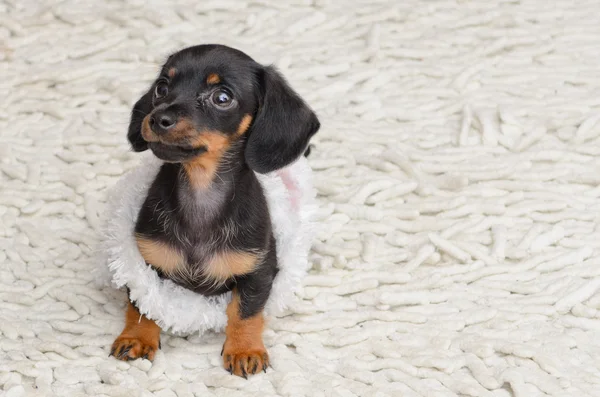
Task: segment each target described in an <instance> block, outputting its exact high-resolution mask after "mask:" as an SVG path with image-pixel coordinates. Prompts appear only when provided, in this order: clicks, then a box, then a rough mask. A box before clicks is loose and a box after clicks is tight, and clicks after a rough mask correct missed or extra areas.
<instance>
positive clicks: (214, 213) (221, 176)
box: [178, 145, 247, 224]
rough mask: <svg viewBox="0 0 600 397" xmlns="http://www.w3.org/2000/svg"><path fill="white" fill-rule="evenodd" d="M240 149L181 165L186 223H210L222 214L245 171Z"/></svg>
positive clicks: (209, 154)
mask: <svg viewBox="0 0 600 397" xmlns="http://www.w3.org/2000/svg"><path fill="white" fill-rule="evenodd" d="M240 147H241V146H240ZM240 147H238V145H235V147H231V148H229V149H228V150H226V151H224V152H223V153H215V152H207V153H204V154H202V155H201V156H199V157H198V158H197V159H193V160H192V161H190V162H187V163H184V164H182V165H181V170H180V173H179V175H180V182H181V183H180V184H179V188H178V196H179V203H180V205H181V207H180V208H181V210H182V211H183V212H184V214H183V215H184V218H185V219H186V221H189V222H194V223H201V224H207V223H211V221H212V220H214V219H215V218H216V217H218V216H219V215H220V214H222V211H223V207H224V206H225V204H226V203H227V202H229V201H231V199H232V197H233V196H234V194H235V181H236V179H238V176H239V174H240V173H242V172H244V171H243V170H244V168H245V167H244V165H243V164H244V163H243V152H242V151H241V150H240ZM246 170H247V169H246Z"/></svg>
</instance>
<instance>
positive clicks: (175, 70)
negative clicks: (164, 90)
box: [167, 68, 177, 78]
mask: <svg viewBox="0 0 600 397" xmlns="http://www.w3.org/2000/svg"><path fill="white" fill-rule="evenodd" d="M175 73H177V69H175V68H171V69H169V71H168V72H167V74H168V75H169V77H170V78H173V77H175Z"/></svg>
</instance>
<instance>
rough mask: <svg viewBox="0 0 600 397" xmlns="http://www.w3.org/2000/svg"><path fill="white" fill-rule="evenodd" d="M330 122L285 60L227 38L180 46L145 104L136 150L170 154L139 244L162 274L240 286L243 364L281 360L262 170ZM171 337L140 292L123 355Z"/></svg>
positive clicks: (149, 350) (237, 335) (134, 128)
mask: <svg viewBox="0 0 600 397" xmlns="http://www.w3.org/2000/svg"><path fill="white" fill-rule="evenodd" d="M319 127H320V123H319V120H318V119H317V117H316V115H315V114H314V112H313V111H312V110H311V109H310V108H309V107H308V106H307V105H306V104H305V102H304V101H303V100H302V99H301V98H300V97H299V96H298V94H296V93H295V92H294V91H293V90H292V89H291V88H290V86H289V85H288V84H287V83H286V81H285V80H284V78H283V77H282V76H281V75H280V74H279V73H278V72H277V71H276V70H275V69H274V68H273V67H270V66H262V65H260V64H258V63H257V62H255V61H254V60H252V59H251V58H250V57H249V56H247V55H246V54H244V53H242V52H240V51H238V50H235V49H232V48H229V47H226V46H221V45H200V46H194V47H190V48H187V49H184V50H182V51H180V52H177V53H175V54H173V55H171V56H170V57H169V58H168V60H167V61H166V63H165V65H164V66H163V67H162V70H161V72H160V75H159V77H158V78H157V79H156V81H155V82H154V83H153V84H152V86H151V87H150V89H149V91H148V92H147V93H146V94H144V95H143V96H142V97H141V98H140V99H139V100H138V101H137V103H136V104H135V106H134V107H133V111H132V115H131V122H130V125H129V132H128V139H129V142H130V143H131V146H132V147H133V150H134V151H136V152H142V151H144V150H147V149H150V150H151V151H152V152H153V153H154V155H155V156H156V157H158V158H159V159H161V160H163V161H164V163H163V165H162V166H161V169H160V171H159V173H158V175H157V176H156V179H155V180H154V182H153V183H152V185H151V186H150V188H149V190H148V195H147V197H146V199H145V202H144V204H143V205H142V208H141V210H140V212H139V214H138V218H137V223H136V226H135V238H136V241H137V245H138V248H139V251H140V253H141V254H142V256H143V258H144V259H145V261H146V262H147V264H148V265H149V266H151V267H152V268H154V269H155V270H156V272H157V273H158V274H159V276H161V277H163V278H168V279H170V280H172V281H173V282H175V283H177V284H179V285H181V286H183V287H185V288H188V289H190V290H192V291H194V292H196V293H199V294H203V295H207V296H209V295H216V294H222V293H225V292H227V291H232V300H231V303H230V304H229V305H228V307H227V318H228V321H227V327H226V330H225V333H226V340H225V343H224V345H223V350H222V356H223V365H224V366H225V369H227V370H228V371H229V372H231V373H233V374H236V375H239V376H243V377H246V376H247V374H255V373H257V372H258V371H260V370H265V369H266V368H267V366H268V365H269V356H268V354H267V351H266V349H265V346H264V344H263V341H262V332H263V326H264V320H263V308H264V306H265V303H266V301H267V299H268V297H269V293H270V291H271V286H272V283H273V280H274V278H275V275H276V274H277V269H278V265H277V256H276V242H275V239H274V237H273V232H272V230H271V219H270V217H269V210H268V207H267V202H266V199H265V196H264V193H263V191H262V187H261V185H260V184H259V181H258V179H257V178H256V175H255V172H258V173H268V172H272V171H275V170H277V169H280V168H282V167H285V166H287V165H289V164H290V163H292V162H294V161H295V160H296V159H297V158H298V157H300V156H301V155H302V154H303V153H305V152H306V151H307V149H308V144H309V140H310V138H311V137H312V136H313V135H314V134H315V133H316V132H317V131H318V129H319ZM159 348H160V328H159V326H158V325H157V324H156V323H155V322H154V321H153V320H152V319H149V318H146V317H145V316H143V315H141V314H140V313H139V311H138V310H137V308H136V307H135V302H133V303H132V302H130V303H129V305H128V308H127V314H126V324H125V329H124V330H123V332H122V333H121V335H120V336H119V337H118V338H117V339H116V340H115V342H114V343H113V346H112V350H111V355H114V356H115V357H116V358H118V359H121V360H133V359H136V358H139V357H143V358H147V359H149V360H152V359H153V358H154V355H155V353H156V351H157V349H159Z"/></svg>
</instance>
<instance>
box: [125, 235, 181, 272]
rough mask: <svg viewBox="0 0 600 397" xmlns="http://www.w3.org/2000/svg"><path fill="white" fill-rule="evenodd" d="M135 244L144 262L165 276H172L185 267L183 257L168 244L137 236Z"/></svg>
mask: <svg viewBox="0 0 600 397" xmlns="http://www.w3.org/2000/svg"><path fill="white" fill-rule="evenodd" d="M136 242H137V246H138V249H139V250H140V254H142V257H143V258H144V260H145V261H146V262H148V263H149V264H151V265H152V266H154V267H155V268H158V269H160V270H161V271H162V272H163V273H165V274H173V273H174V272H176V271H179V270H180V269H181V268H182V267H183V266H185V259H184V257H183V255H182V254H181V253H180V252H179V251H178V250H176V249H175V248H173V247H171V246H169V245H168V244H165V243H163V242H160V241H155V240H151V239H148V238H146V237H143V236H139V235H138V236H136Z"/></svg>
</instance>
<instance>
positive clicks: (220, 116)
mask: <svg viewBox="0 0 600 397" xmlns="http://www.w3.org/2000/svg"><path fill="white" fill-rule="evenodd" d="M319 126H320V124H319V121H318V119H317V117H316V115H315V114H314V112H313V111H312V110H311V109H310V108H309V107H308V106H307V105H306V104H305V103H304V101H303V100H302V99H301V98H300V97H299V96H298V94H296V93H295V92H294V91H293V90H292V89H291V88H290V86H289V85H288V84H287V83H286V81H285V80H284V78H283V77H282V76H281V75H280V74H279V73H278V72H277V71H276V70H275V69H274V68H272V67H270V66H262V65H260V64H258V63H256V62H255V61H254V60H252V59H251V58H250V57H249V56H247V55H246V54H244V53H242V52H240V51H238V50H235V49H233V48H229V47H225V46H221V45H200V46H195V47H190V48H187V49H184V50H182V51H179V52H177V53H175V54H173V55H171V56H170V57H169V59H168V60H167V62H166V63H165V65H164V66H163V68H162V70H161V72H160V75H159V77H158V78H157V79H156V81H155V82H154V83H153V84H152V86H151V87H150V89H149V90H148V92H147V93H146V94H144V95H143V96H142V97H141V98H140V99H139V100H138V101H137V103H136V104H135V106H134V108H133V111H132V115H131V122H130V124H129V132H128V139H129V142H130V143H131V146H132V147H133V150H135V151H137V152H141V151H144V150H146V149H148V148H149V149H150V150H152V152H153V153H154V154H155V155H156V156H157V157H158V158H160V159H162V160H165V161H168V162H181V163H186V162H189V161H193V160H195V159H198V158H200V157H202V156H205V157H206V158H209V157H210V158H214V159H218V158H219V154H220V153H223V152H224V151H226V150H227V149H228V148H229V147H230V146H231V144H232V143H233V142H236V141H238V140H240V139H242V138H244V137H245V138H246V139H245V140H244V146H243V148H244V149H243V150H244V157H245V160H246V162H247V164H248V165H249V166H250V168H252V169H253V170H255V171H257V172H260V173H266V172H270V171H273V170H276V169H279V168H282V167H285V166H286V165H288V164H290V163H291V162H293V161H294V160H295V159H296V158H298V157H299V156H300V155H301V154H302V153H303V152H304V150H305V149H306V147H307V146H308V141H309V140H310V138H311V137H312V136H313V135H314V134H315V133H316V132H317V130H318V129H319ZM215 161H216V160H215Z"/></svg>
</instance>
